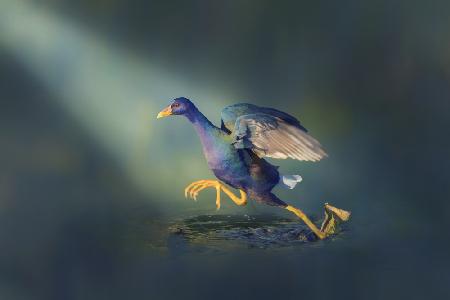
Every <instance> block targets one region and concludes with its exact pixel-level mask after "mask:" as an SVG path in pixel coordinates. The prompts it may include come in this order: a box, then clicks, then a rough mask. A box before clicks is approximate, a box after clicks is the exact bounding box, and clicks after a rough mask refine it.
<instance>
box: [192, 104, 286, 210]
mask: <svg viewBox="0 0 450 300" xmlns="http://www.w3.org/2000/svg"><path fill="white" fill-rule="evenodd" d="M188 119H189V120H190V121H191V122H192V124H193V125H194V128H195V130H196V131H197V134H198V136H199V137H200V141H201V143H202V148H203V153H204V155H205V158H206V161H207V163H208V167H209V169H210V170H211V171H212V172H213V173H214V175H215V176H216V177H217V178H218V179H219V180H220V181H222V182H225V183H226V184H228V185H230V186H232V187H233V188H235V189H241V190H244V191H245V192H246V193H247V194H248V195H250V197H251V198H252V199H254V200H257V201H261V202H265V203H266V204H269V205H283V204H284V202H282V201H281V200H279V199H278V198H276V197H274V196H275V195H273V194H271V193H270V191H271V190H272V189H273V188H274V187H275V186H276V185H277V184H278V183H279V182H280V174H279V172H278V167H277V166H274V165H272V164H270V163H269V162H267V161H266V160H265V159H263V158H260V157H258V156H257V155H256V154H255V153H253V152H252V151H251V150H249V149H245V148H244V149H238V148H236V147H235V146H234V145H233V135H232V133H231V132H230V131H227V130H226V129H224V127H223V126H222V128H218V127H216V126H214V125H213V124H212V123H211V122H210V121H209V120H208V119H207V118H206V117H205V116H204V115H203V114H202V113H201V112H200V111H198V110H197V109H195V110H193V111H192V112H191V114H190V115H189V117H188ZM284 205H285V204H284Z"/></svg>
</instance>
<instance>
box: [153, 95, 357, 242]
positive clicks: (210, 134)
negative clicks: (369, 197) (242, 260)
mask: <svg viewBox="0 0 450 300" xmlns="http://www.w3.org/2000/svg"><path fill="white" fill-rule="evenodd" d="M170 115H182V116H185V117H186V118H187V119H188V120H189V121H190V122H191V123H192V125H193V126H194V128H195V130H196V131H197V133H198V135H199V137H200V141H201V143H202V146H203V152H204V155H205V157H206V160H207V162H208V166H209V168H210V169H211V171H213V173H214V175H215V176H216V177H217V178H218V179H219V180H200V181H196V182H193V183H191V184H190V185H189V186H187V187H186V189H185V196H186V197H187V196H188V195H189V196H190V197H191V198H193V199H196V197H197V195H198V193H199V192H200V191H202V190H203V189H205V188H209V187H213V188H215V189H216V191H217V194H216V206H217V209H219V208H220V194H221V191H222V192H224V193H225V194H226V195H227V196H228V197H229V198H230V199H231V200H232V201H233V202H234V203H236V204H237V205H245V204H246V203H247V198H250V199H253V200H256V201H259V202H262V203H265V204H267V205H271V206H278V207H281V208H284V209H287V210H288V211H290V212H292V213H294V214H295V215H296V216H298V217H299V218H301V219H302V220H303V221H304V222H305V224H306V225H307V226H308V227H309V228H310V229H311V230H312V231H313V232H314V234H315V235H316V236H317V237H318V238H320V239H323V238H325V237H327V236H328V235H330V234H332V233H334V232H335V226H336V222H337V221H347V220H348V219H349V217H350V212H347V211H345V210H342V209H338V208H336V207H333V206H331V205H329V204H328V203H325V220H324V222H323V223H322V226H321V228H320V229H319V228H318V227H317V226H316V225H315V224H314V223H313V222H312V221H311V220H310V219H309V218H308V217H307V216H306V214H305V213H303V211H301V210H300V209H298V208H296V207H293V206H291V205H288V204H287V203H285V202H284V201H282V200H280V199H279V198H278V197H277V196H276V195H274V194H273V193H272V189H273V188H274V187H275V186H276V185H278V184H283V185H285V186H287V187H288V188H294V186H295V185H296V183H297V182H300V181H301V177H300V176H299V175H290V176H282V175H280V173H279V172H278V167H277V166H274V165H272V164H270V163H269V162H267V161H266V160H265V159H264V158H263V157H271V158H277V159H286V158H291V159H296V160H301V161H319V160H321V159H323V158H324V157H327V154H326V153H325V151H324V150H323V148H322V146H321V144H320V143H319V142H318V141H317V140H316V139H314V138H313V137H312V136H311V135H309V134H308V133H307V130H306V129H305V127H303V126H302V125H301V124H300V122H299V121H298V120H297V119H296V118H295V117H293V116H291V115H289V114H287V113H284V112H282V111H279V110H276V109H272V108H267V107H259V106H256V105H253V104H248V103H239V104H234V105H230V106H228V107H226V108H224V109H223V110H222V113H221V117H222V124H221V127H220V128H219V127H216V126H215V125H213V124H212V123H211V122H210V121H209V120H208V119H207V118H206V117H205V116H204V115H203V114H202V113H201V112H200V111H199V110H198V109H197V107H196V106H195V105H194V104H193V103H192V102H191V101H190V100H189V99H186V98H184V97H181V98H176V99H175V100H173V102H172V103H171V104H170V105H169V106H167V107H166V108H165V109H163V110H162V111H161V112H160V113H159V114H158V116H157V118H158V119H159V118H162V117H166V116H170ZM224 183H225V184H227V185H229V186H231V187H233V188H235V189H237V190H239V192H240V195H239V196H236V195H235V194H234V193H233V191H232V190H230V189H229V188H228V187H227V186H226V185H225V184H224Z"/></svg>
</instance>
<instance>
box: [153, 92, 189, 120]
mask: <svg viewBox="0 0 450 300" xmlns="http://www.w3.org/2000/svg"><path fill="white" fill-rule="evenodd" d="M193 110H195V106H194V104H193V103H192V102H191V101H190V100H189V99H187V98H184V97H180V98H176V99H174V100H173V101H172V103H171V104H170V105H169V106H167V107H166V108H164V109H163V110H162V111H160V112H159V114H158V116H157V117H156V118H157V119H159V118H164V117H167V116H171V115H186V114H188V113H190V112H192V111H193Z"/></svg>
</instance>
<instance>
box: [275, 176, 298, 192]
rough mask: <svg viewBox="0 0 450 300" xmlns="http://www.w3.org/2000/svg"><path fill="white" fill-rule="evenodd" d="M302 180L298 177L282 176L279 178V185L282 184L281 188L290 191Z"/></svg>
mask: <svg viewBox="0 0 450 300" xmlns="http://www.w3.org/2000/svg"><path fill="white" fill-rule="evenodd" d="M302 180H303V179H302V176H300V175H282V176H281V177H280V183H281V184H282V186H283V187H285V188H288V189H290V190H292V189H293V188H295V186H296V185H297V183H299V182H301V181H302Z"/></svg>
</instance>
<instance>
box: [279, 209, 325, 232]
mask: <svg viewBox="0 0 450 300" xmlns="http://www.w3.org/2000/svg"><path fill="white" fill-rule="evenodd" d="M285 208H286V209H287V210H289V211H290V212H293V213H294V214H295V215H296V216H297V217H299V218H300V219H302V221H303V222H305V224H306V225H307V226H308V227H309V229H311V230H312V232H314V233H315V235H317V237H318V238H319V239H321V240H323V239H324V238H326V235H325V233H323V232H322V231H320V229H319V228H317V226H316V225H315V224H314V223H313V222H312V221H311V220H310V219H309V218H308V217H307V216H306V215H305V213H304V212H303V211H301V210H300V209H298V208H295V207H293V206H291V205H288V206H286V207H285Z"/></svg>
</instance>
